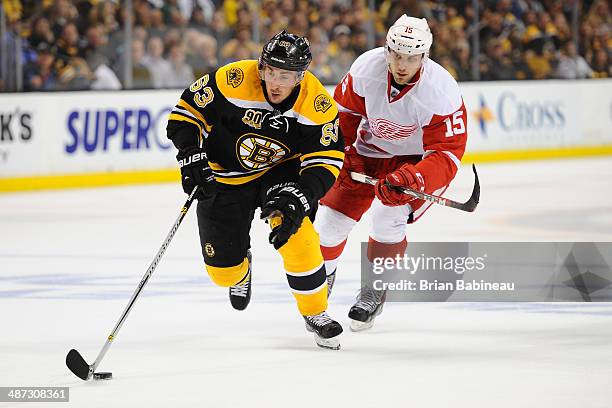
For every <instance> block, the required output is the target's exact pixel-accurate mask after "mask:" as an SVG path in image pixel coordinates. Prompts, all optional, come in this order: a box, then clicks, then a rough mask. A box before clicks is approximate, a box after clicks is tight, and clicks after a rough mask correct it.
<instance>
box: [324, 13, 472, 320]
mask: <svg viewBox="0 0 612 408" xmlns="http://www.w3.org/2000/svg"><path fill="white" fill-rule="evenodd" d="M432 42H433V37H432V34H431V31H430V29H429V26H428V24H427V20H426V19H424V18H421V19H419V18H414V17H408V16H406V15H403V16H401V17H400V18H399V19H398V20H397V21H396V22H395V23H394V24H393V26H392V27H391V28H390V29H389V32H388V34H387V40H386V45H385V47H380V48H376V49H373V50H370V51H367V52H365V53H364V54H362V55H361V56H359V57H358V58H357V59H356V60H355V62H354V63H353V65H352V66H351V68H350V71H349V72H348V73H347V74H346V76H345V77H344V79H343V80H342V82H341V83H340V84H338V85H337V86H336V89H335V93H334V99H335V100H336V102H337V103H338V108H339V109H340V128H341V129H342V132H343V134H344V138H345V146H346V147H345V159H344V164H343V168H342V171H341V172H340V175H339V177H338V179H337V180H336V183H335V184H334V186H333V187H332V188H331V189H330V190H329V191H328V193H327V194H326V195H325V197H323V199H322V200H321V204H322V206H321V208H320V210H319V214H317V222H316V226H317V230H318V231H319V234H320V236H321V248H322V252H323V257H324V259H325V265H326V270H327V274H328V285H329V288H330V290H331V287H332V285H333V282H334V279H335V271H336V266H337V264H338V259H339V257H340V255H341V254H342V251H343V249H344V246H345V244H346V239H347V237H348V235H349V233H350V231H351V229H352V228H353V227H354V226H355V224H356V223H357V222H358V221H359V220H360V219H361V216H362V215H363V213H364V212H365V211H366V210H367V209H368V208H370V207H371V212H372V227H371V230H370V237H369V241H368V258H369V259H370V261H371V262H372V261H373V259H374V258H378V257H395V256H396V255H398V254H400V255H402V254H403V253H404V252H405V250H406V246H407V240H406V224H410V223H413V222H415V221H417V220H418V219H419V218H420V217H421V216H422V215H423V213H424V212H425V211H426V210H427V208H429V206H430V205H431V203H429V202H425V201H423V200H419V199H415V198H414V197H412V196H409V195H407V194H403V193H401V192H399V191H397V190H396V189H394V188H393V187H391V186H402V187H408V188H411V189H414V190H419V191H424V192H426V193H433V194H438V195H439V194H442V193H443V192H444V191H445V190H446V188H447V187H448V185H449V183H450V182H451V181H452V179H453V178H454V177H455V174H456V172H457V168H458V166H459V164H460V161H461V158H462V156H463V153H464V151H465V145H466V141H467V115H466V110H465V106H464V104H463V99H462V97H461V93H460V91H459V87H458V85H457V82H456V81H455V80H454V79H453V77H452V76H451V75H450V74H449V73H448V72H447V71H446V70H445V69H444V68H442V67H441V66H440V65H439V64H437V63H436V62H435V61H433V60H431V59H430V58H429V49H430V47H431V45H432ZM351 171H353V172H358V173H364V174H367V175H369V176H372V177H376V178H378V179H379V181H378V183H377V184H376V185H375V186H371V185H367V184H360V183H358V182H356V181H353V180H352V179H351V178H350V175H349V174H350V173H349V172H351ZM384 301H385V292H383V291H375V290H372V289H371V288H369V287H368V286H364V287H362V288H361V290H360V292H359V295H358V297H357V302H356V303H355V304H354V305H353V307H352V308H351V309H350V311H349V317H350V319H351V328H352V329H353V330H354V331H358V330H364V329H367V328H370V327H372V325H373V323H374V318H375V317H376V316H377V315H378V314H380V312H381V311H382V307H383V304H384Z"/></svg>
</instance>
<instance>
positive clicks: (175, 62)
mask: <svg viewBox="0 0 612 408" xmlns="http://www.w3.org/2000/svg"><path fill="white" fill-rule="evenodd" d="M169 60H170V68H171V76H170V78H169V81H168V86H170V87H173V88H185V87H187V86H189V85H190V84H191V83H192V82H193V81H194V80H195V77H194V75H193V69H192V68H191V67H190V66H189V65H187V64H185V52H184V51H183V48H182V47H181V46H179V45H175V46H173V47H172V48H170V52H169Z"/></svg>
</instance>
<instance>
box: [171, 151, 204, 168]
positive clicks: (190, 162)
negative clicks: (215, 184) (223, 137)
mask: <svg viewBox="0 0 612 408" xmlns="http://www.w3.org/2000/svg"><path fill="white" fill-rule="evenodd" d="M176 159H177V160H178V164H179V167H180V168H183V167H189V166H195V165H196V164H208V156H206V152H205V151H204V150H202V149H189V150H187V151H185V152H179V154H177V155H176Z"/></svg>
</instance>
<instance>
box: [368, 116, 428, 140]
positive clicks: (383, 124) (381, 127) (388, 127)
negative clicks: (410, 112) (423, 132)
mask: <svg viewBox="0 0 612 408" xmlns="http://www.w3.org/2000/svg"><path fill="white" fill-rule="evenodd" d="M369 122H370V129H371V130H372V133H373V134H374V135H375V136H377V137H380V138H381V139H387V140H399V139H405V138H407V137H410V136H412V135H413V134H414V132H415V131H416V130H417V125H408V126H402V125H399V124H397V123H395V122H392V121H390V120H387V119H383V118H377V119H370V120H369Z"/></svg>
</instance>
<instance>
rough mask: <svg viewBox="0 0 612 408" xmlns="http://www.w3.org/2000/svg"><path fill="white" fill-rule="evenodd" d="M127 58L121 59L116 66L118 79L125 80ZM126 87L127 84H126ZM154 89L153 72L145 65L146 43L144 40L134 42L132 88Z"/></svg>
mask: <svg viewBox="0 0 612 408" xmlns="http://www.w3.org/2000/svg"><path fill="white" fill-rule="evenodd" d="M125 63H126V62H125V56H122V57H121V58H120V59H119V63H118V64H116V66H115V69H114V71H115V74H117V77H118V78H121V79H122V82H123V81H124V80H125V78H124V70H125ZM124 85H125V84H124ZM152 87H153V78H152V75H151V71H149V68H148V67H147V66H146V65H145V64H144V43H143V42H142V40H133V41H132V88H133V89H147V88H152Z"/></svg>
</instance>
